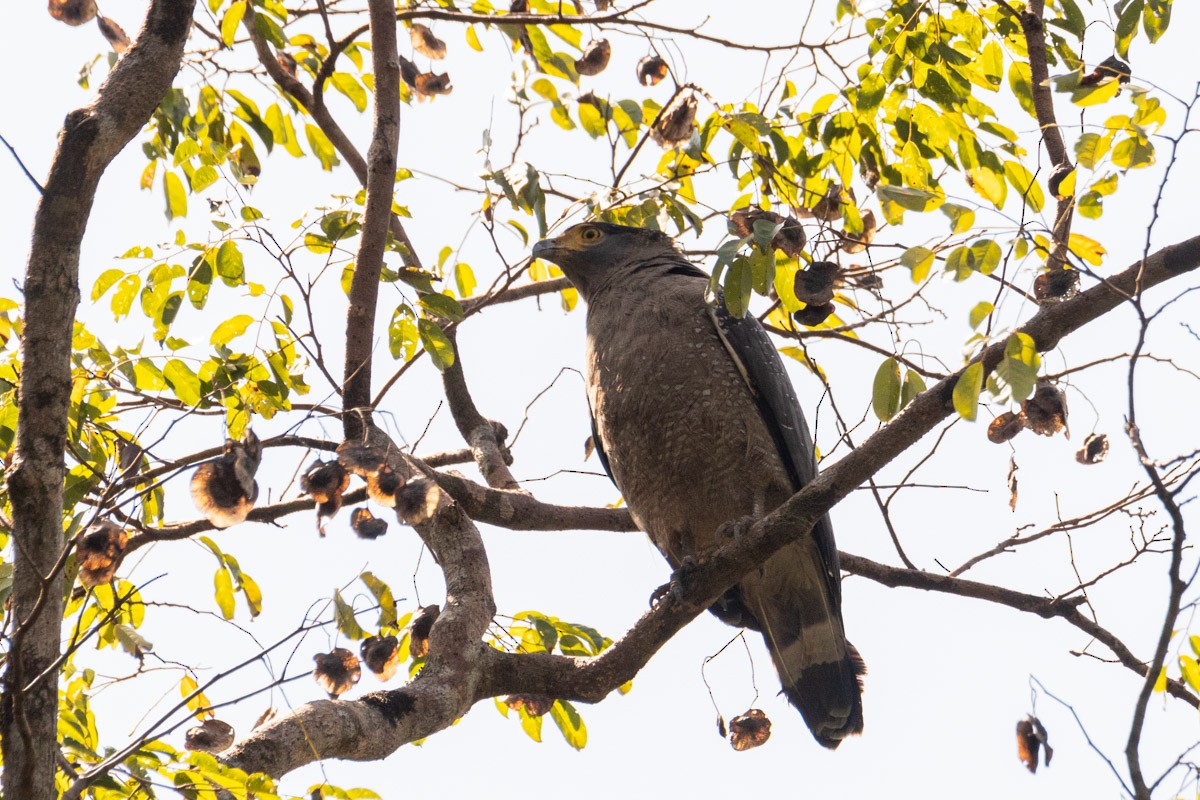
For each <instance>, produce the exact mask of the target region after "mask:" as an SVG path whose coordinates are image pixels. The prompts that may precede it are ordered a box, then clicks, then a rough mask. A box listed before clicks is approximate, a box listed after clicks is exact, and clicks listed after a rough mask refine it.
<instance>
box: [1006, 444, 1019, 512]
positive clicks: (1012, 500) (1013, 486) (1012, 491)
mask: <svg viewBox="0 0 1200 800" xmlns="http://www.w3.org/2000/svg"><path fill="white" fill-rule="evenodd" d="M1018 469H1020V467H1018V466H1017V457H1016V456H1009V458H1008V508H1009V510H1010V511H1016V510H1017V470H1018Z"/></svg>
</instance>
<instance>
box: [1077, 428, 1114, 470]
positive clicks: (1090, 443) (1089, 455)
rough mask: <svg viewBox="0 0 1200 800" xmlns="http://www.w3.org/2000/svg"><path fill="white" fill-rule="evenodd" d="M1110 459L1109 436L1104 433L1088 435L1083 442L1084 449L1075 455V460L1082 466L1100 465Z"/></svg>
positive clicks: (1080, 449)
mask: <svg viewBox="0 0 1200 800" xmlns="http://www.w3.org/2000/svg"><path fill="white" fill-rule="evenodd" d="M1107 457H1108V436H1107V435H1105V434H1103V433H1092V434H1088V437H1087V438H1086V439H1084V440H1083V447H1081V448H1079V452H1077V453H1075V460H1076V461H1078V462H1079V463H1080V464H1099V463H1100V462H1101V461H1103V460H1104V459H1105V458H1107Z"/></svg>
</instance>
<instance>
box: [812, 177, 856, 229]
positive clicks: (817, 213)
mask: <svg viewBox="0 0 1200 800" xmlns="http://www.w3.org/2000/svg"><path fill="white" fill-rule="evenodd" d="M853 202H854V191H853V190H847V189H846V187H844V186H842V185H841V184H838V183H835V184H833V185H831V186H830V187H829V188H828V189H826V190H825V196H824V197H822V198H821V199H820V200H818V201H817V204H816V205H815V206H813V207H812V212H811V213H812V215H813V216H814V217H816V218H817V219H819V220H821V221H822V222H834V221H836V220H839V219H841V218H842V206H844V205H846V204H847V203H853Z"/></svg>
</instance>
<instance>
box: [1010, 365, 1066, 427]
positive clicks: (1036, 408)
mask: <svg viewBox="0 0 1200 800" xmlns="http://www.w3.org/2000/svg"><path fill="white" fill-rule="evenodd" d="M1021 412H1022V414H1023V415H1024V417H1025V426H1026V427H1027V428H1029V430H1031V431H1033V432H1034V433H1036V434H1039V435H1041V436H1053V435H1054V434H1056V433H1058V432H1059V431H1063V433H1064V435H1065V436H1066V437H1067V438H1068V439H1070V438H1071V429H1070V428H1069V427H1067V398H1066V396H1065V395H1064V394H1063V393H1062V392H1061V391H1059V389H1058V387H1056V386H1055V385H1054V384H1052V383H1050V381H1048V380H1046V379H1045V378H1040V379H1039V380H1038V382H1037V388H1036V389H1035V390H1034V392H1033V396H1032V397H1030V398H1029V399H1028V400H1026V401H1025V402H1023V403H1021Z"/></svg>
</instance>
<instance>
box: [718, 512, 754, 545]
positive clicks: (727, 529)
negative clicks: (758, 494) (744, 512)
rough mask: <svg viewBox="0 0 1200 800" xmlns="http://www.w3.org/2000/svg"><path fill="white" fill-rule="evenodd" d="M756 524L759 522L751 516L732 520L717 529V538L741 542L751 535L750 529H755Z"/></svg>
mask: <svg viewBox="0 0 1200 800" xmlns="http://www.w3.org/2000/svg"><path fill="white" fill-rule="evenodd" d="M755 522H757V520H756V519H755V518H754V517H751V516H745V517H740V518H738V519H731V520H729V521H728V522H726V523H725V524H723V525H721V527H719V528H717V537H718V538H724V539H729V540H731V541H734V542H738V541H741V540H742V537H744V536H745V535H746V534H747V533H749V532H750V529H751V528H753V527H754V523H755Z"/></svg>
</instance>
